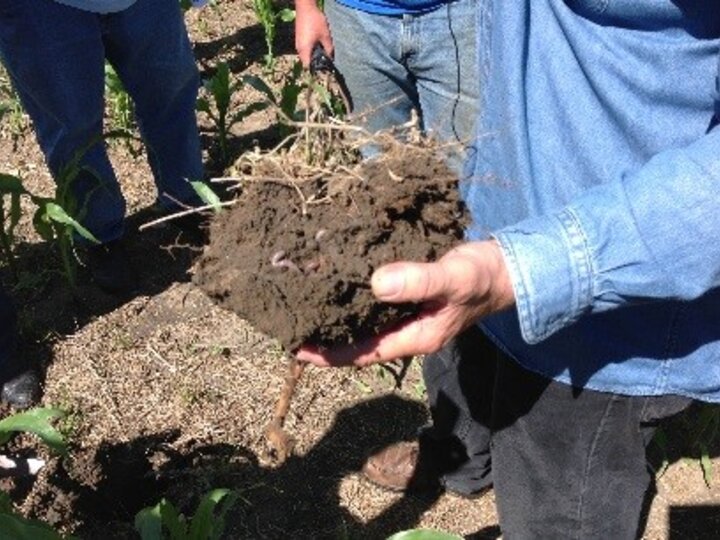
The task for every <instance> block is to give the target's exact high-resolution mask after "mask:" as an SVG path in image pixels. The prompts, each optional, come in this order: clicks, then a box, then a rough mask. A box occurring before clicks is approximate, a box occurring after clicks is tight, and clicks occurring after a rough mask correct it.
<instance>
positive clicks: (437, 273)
mask: <svg viewBox="0 0 720 540" xmlns="http://www.w3.org/2000/svg"><path fill="white" fill-rule="evenodd" d="M447 278H448V276H447V272H446V269H445V268H443V266H442V265H440V264H439V263H411V262H399V263H391V264H388V265H385V266H382V267H380V268H379V269H378V270H377V271H376V272H375V273H374V274H373V276H372V279H371V285H372V290H373V293H374V294H375V296H376V297H377V298H378V300H381V301H383V302H392V303H402V302H413V303H422V302H427V301H430V300H437V299H439V298H443V297H444V296H445V295H446V294H447V292H448V279H447Z"/></svg>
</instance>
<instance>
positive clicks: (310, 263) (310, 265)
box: [304, 261, 320, 272]
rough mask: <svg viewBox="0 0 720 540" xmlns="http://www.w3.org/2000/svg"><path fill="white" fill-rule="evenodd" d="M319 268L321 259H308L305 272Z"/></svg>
mask: <svg viewBox="0 0 720 540" xmlns="http://www.w3.org/2000/svg"><path fill="white" fill-rule="evenodd" d="M318 268H320V261H308V262H307V263H305V266H304V271H305V272H314V271H316V270H317V269H318Z"/></svg>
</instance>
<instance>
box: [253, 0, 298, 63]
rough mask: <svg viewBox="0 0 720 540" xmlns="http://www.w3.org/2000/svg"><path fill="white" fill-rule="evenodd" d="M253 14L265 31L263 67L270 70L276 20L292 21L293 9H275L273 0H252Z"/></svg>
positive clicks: (273, 59)
mask: <svg viewBox="0 0 720 540" xmlns="http://www.w3.org/2000/svg"><path fill="white" fill-rule="evenodd" d="M252 6H253V11H254V12H255V16H256V17H257V18H258V21H260V24H261V25H262V27H263V31H264V32H265V47H266V51H267V52H266V53H265V68H266V69H267V70H271V69H272V68H273V67H274V66H275V37H276V35H277V24H278V21H282V22H292V21H294V20H295V11H294V10H292V9H288V8H282V9H277V8H276V7H275V4H274V2H273V0H253V3H252Z"/></svg>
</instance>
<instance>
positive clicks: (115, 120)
mask: <svg viewBox="0 0 720 540" xmlns="http://www.w3.org/2000/svg"><path fill="white" fill-rule="evenodd" d="M105 96H106V100H107V103H108V105H109V107H110V119H111V121H112V125H113V129H117V130H123V131H132V129H133V127H134V125H135V124H134V116H135V113H134V110H133V102H132V99H130V96H129V95H128V93H127V92H126V91H125V86H123V83H122V81H121V80H120V77H118V74H117V73H116V72H115V69H113V67H112V66H111V65H110V64H109V63H108V62H106V63H105Z"/></svg>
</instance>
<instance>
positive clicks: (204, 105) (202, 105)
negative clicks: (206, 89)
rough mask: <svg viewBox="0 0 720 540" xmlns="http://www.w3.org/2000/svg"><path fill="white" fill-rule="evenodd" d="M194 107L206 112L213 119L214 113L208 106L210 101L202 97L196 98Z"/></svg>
mask: <svg viewBox="0 0 720 540" xmlns="http://www.w3.org/2000/svg"><path fill="white" fill-rule="evenodd" d="M195 109H197V110H198V111H200V112H204V113H207V114H208V115H210V117H211V118H213V119H214V118H215V115H214V114H213V112H212V109H211V108H210V102H209V101H208V100H207V99H205V98H203V97H201V98H198V99H197V101H196V102H195Z"/></svg>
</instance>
